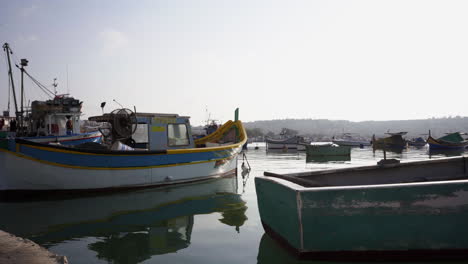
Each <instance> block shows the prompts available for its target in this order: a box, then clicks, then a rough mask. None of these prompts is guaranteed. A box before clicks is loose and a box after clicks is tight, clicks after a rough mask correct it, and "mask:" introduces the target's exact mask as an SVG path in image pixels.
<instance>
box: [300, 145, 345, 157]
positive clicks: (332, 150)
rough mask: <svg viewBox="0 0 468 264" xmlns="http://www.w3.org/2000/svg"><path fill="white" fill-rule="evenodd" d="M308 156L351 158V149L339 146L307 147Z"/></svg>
mask: <svg viewBox="0 0 468 264" xmlns="http://www.w3.org/2000/svg"><path fill="white" fill-rule="evenodd" d="M305 147H306V153H307V156H308V157H309V156H319V157H320V156H350V155H351V147H348V146H339V145H337V144H313V145H305Z"/></svg>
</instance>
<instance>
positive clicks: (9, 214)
mask: <svg viewBox="0 0 468 264" xmlns="http://www.w3.org/2000/svg"><path fill="white" fill-rule="evenodd" d="M0 210H1V211H2V217H1V218H0V229H2V230H5V231H7V232H10V233H13V234H16V235H19V236H22V237H26V238H29V239H31V240H33V241H35V242H36V243H38V244H40V245H42V246H45V247H51V246H54V245H57V244H60V243H62V242H65V241H68V240H74V239H80V238H89V237H94V238H96V239H95V240H93V241H92V242H91V243H90V244H88V248H89V249H90V250H93V251H95V252H96V253H97V257H98V258H99V259H105V260H107V261H109V262H112V263H136V262H141V261H144V260H146V259H149V258H150V257H151V256H153V255H160V254H166V253H170V252H177V251H179V250H181V249H184V248H187V247H189V245H190V240H191V234H192V229H193V226H194V215H199V214H210V213H214V212H219V213H221V216H222V217H221V219H220V220H219V221H220V222H221V223H223V224H226V225H229V226H233V227H235V228H236V230H239V227H240V226H242V225H243V224H244V222H245V221H246V220H247V217H246V216H245V211H246V210H247V207H246V203H245V202H244V201H243V200H242V199H241V196H240V195H239V194H237V178H236V177H229V178H220V179H215V180H210V181H206V182H203V183H196V184H190V185H184V186H177V187H167V188H158V189H146V190H140V191H133V192H127V193H119V194H113V195H106V196H97V197H85V198H72V199H67V200H48V201H36V202H1V203H0Z"/></svg>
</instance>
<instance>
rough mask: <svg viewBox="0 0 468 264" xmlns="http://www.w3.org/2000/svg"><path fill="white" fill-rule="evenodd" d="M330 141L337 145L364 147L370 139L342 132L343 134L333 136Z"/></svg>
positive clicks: (369, 143)
mask: <svg viewBox="0 0 468 264" xmlns="http://www.w3.org/2000/svg"><path fill="white" fill-rule="evenodd" d="M332 142H333V143H334V144H337V145H339V146H348V147H366V146H370V145H371V142H370V140H366V139H363V138H361V137H357V136H354V135H353V134H352V133H343V135H342V136H341V137H339V138H335V137H333V140H332Z"/></svg>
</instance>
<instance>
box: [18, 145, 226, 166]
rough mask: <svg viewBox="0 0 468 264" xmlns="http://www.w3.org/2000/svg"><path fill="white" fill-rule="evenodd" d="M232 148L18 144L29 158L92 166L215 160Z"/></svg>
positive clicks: (70, 164)
mask: <svg viewBox="0 0 468 264" xmlns="http://www.w3.org/2000/svg"><path fill="white" fill-rule="evenodd" d="M232 151H233V150H217V151H207V152H195V153H181V154H147V155H145V154H142V155H92V154H91V155H88V154H77V153H66V152H54V151H47V150H42V149H38V148H33V147H28V146H25V145H20V151H19V152H20V153H21V154H24V155H26V156H29V157H31V158H35V159H38V160H43V161H47V162H53V163H58V164H62V165H69V166H79V167H94V168H126V167H151V166H163V165H172V164H181V163H191V162H202V161H209V160H217V159H223V158H228V157H231V156H232Z"/></svg>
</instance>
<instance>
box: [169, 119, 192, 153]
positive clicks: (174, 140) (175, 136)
mask: <svg viewBox="0 0 468 264" xmlns="http://www.w3.org/2000/svg"><path fill="white" fill-rule="evenodd" d="M167 139H168V142H169V143H168V146H169V147H176V146H187V145H188V144H189V137H188V131H187V125H186V124H168V125H167Z"/></svg>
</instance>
